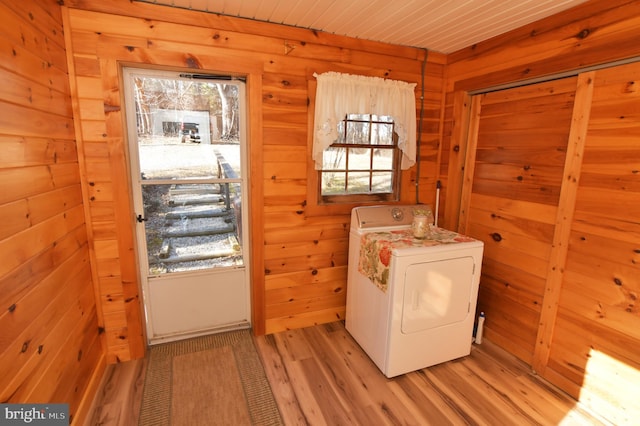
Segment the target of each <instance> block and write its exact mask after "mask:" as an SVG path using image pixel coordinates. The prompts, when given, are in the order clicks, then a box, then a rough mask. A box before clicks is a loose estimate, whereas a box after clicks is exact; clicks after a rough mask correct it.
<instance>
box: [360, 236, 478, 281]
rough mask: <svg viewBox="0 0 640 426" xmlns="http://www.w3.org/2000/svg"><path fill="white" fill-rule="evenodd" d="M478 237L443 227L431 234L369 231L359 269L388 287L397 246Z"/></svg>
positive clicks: (438, 243)
mask: <svg viewBox="0 0 640 426" xmlns="http://www.w3.org/2000/svg"><path fill="white" fill-rule="evenodd" d="M469 241H475V240H474V239H473V238H470V237H467V236H464V235H460V234H458V233H457V232H453V231H447V230H446V229H442V228H433V229H432V230H431V234H430V236H429V238H425V239H422V240H419V239H416V238H414V237H413V233H412V231H411V230H410V229H402V230H397V231H387V232H369V233H367V234H364V235H363V236H362V238H361V240H360V261H359V262H358V271H359V272H360V273H361V274H362V275H364V276H366V277H367V278H369V280H371V282H373V283H374V284H375V285H376V286H377V287H378V288H379V289H380V290H382V291H383V292H386V291H387V285H388V281H389V264H390V263H391V252H392V251H393V249H395V248H403V247H428V246H437V245H440V244H453V243H463V242H469Z"/></svg>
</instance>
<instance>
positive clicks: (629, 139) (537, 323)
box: [443, 0, 640, 424]
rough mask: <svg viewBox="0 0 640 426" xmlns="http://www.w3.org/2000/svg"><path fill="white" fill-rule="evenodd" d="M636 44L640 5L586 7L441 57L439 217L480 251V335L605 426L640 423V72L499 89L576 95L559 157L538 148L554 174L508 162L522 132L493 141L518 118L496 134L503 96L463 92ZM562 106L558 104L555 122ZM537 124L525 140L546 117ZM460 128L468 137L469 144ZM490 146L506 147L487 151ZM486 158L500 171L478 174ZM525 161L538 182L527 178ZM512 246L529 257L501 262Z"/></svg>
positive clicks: (623, 54)
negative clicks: (444, 171) (444, 158)
mask: <svg viewBox="0 0 640 426" xmlns="http://www.w3.org/2000/svg"><path fill="white" fill-rule="evenodd" d="M639 37H640V3H638V2H637V1H622V0H619V1H600V0H596V1H590V2H587V3H585V4H583V5H581V6H578V7H576V8H574V9H572V10H570V11H567V12H566V13H562V14H559V15H556V16H554V17H551V18H549V19H545V20H542V21H540V22H538V23H535V24H532V25H528V26H526V27H523V28H521V29H519V30H516V31H513V32H511V33H509V34H505V35H503V36H500V37H497V38H495V39H492V40H490V41H487V42H486V43H481V44H479V45H477V46H474V47H472V48H469V49H464V50H462V51H460V52H456V53H454V54H452V55H449V57H448V66H447V72H448V79H447V82H446V85H447V101H446V103H447V108H446V110H445V113H446V116H445V124H444V128H445V130H446V131H445V135H444V137H443V150H445V151H446V152H448V153H449V158H450V159H451V161H450V162H449V167H450V170H449V173H448V176H450V177H454V179H449V182H448V183H449V187H448V188H447V200H448V203H449V205H448V206H447V207H446V219H445V220H446V221H447V222H448V223H452V224H455V223H456V222H457V221H459V225H460V227H461V229H463V230H466V231H468V232H469V233H470V234H472V235H474V236H476V237H479V238H481V239H483V240H484V241H485V242H486V244H487V250H486V257H485V264H484V266H483V268H484V271H485V274H483V279H482V282H481V293H480V297H479V302H478V304H479V307H480V309H482V310H484V311H485V312H486V314H487V317H486V318H487V319H486V322H485V327H486V337H487V338H488V339H490V340H492V341H494V342H496V343H498V344H500V345H501V346H503V347H504V348H505V349H507V350H509V351H510V352H512V353H513V354H515V355H517V356H518V357H520V358H521V359H523V360H525V361H527V362H528V363H530V364H531V365H532V367H533V368H534V369H535V370H536V371H537V372H538V373H539V374H540V375H541V376H542V377H544V378H546V379H548V380H550V381H551V382H553V383H554V384H556V385H558V386H560V387H561V388H562V389H564V390H565V391H567V392H568V393H570V394H571V395H573V396H574V397H575V398H576V399H579V400H580V401H581V402H583V404H585V405H586V406H587V407H589V408H591V409H592V410H594V411H595V412H596V413H598V414H600V415H602V416H603V417H605V418H607V419H608V420H609V421H611V422H612V423H614V424H634V423H635V422H637V418H638V416H639V415H640V412H639V411H638V408H637V403H636V402H635V401H634V400H633V397H632V396H631V395H637V394H638V392H640V352H638V351H637V348H638V347H640V335H639V334H638V330H640V316H638V312H637V306H636V305H637V300H636V299H637V294H638V292H639V291H640V271H639V268H638V265H639V264H640V263H639V258H638V250H639V244H640V238H639V235H640V234H639V229H640V220H638V218H639V217H640V214H639V213H640V212H638V203H637V200H638V199H640V194H639V192H640V189H639V188H640V186H639V185H640V176H639V174H638V167H639V166H640V144H639V143H638V141H639V140H640V133H639V132H640V128H639V127H638V123H639V120H638V111H640V97H638V93H639V92H638V91H637V89H636V87H637V86H638V84H640V63H633V64H629V65H624V66H623V65H617V66H614V67H612V68H607V69H602V70H597V71H585V72H583V73H580V74H578V76H577V77H572V78H570V79H565V80H563V81H560V80H557V81H554V82H550V83H536V84H533V85H532V86H529V87H526V88H522V89H510V90H508V91H505V92H504V93H505V96H504V97H505V98H506V97H507V93H508V94H509V96H510V99H509V101H508V102H509V103H510V104H511V105H512V108H511V111H514V110H515V107H513V106H514V105H517V104H518V103H519V100H518V96H522V93H527V92H528V93H535V92H536V91H539V93H538V94H542V93H544V92H545V91H546V92H547V93H548V96H547V97H546V100H545V99H544V97H541V102H543V103H547V104H548V103H550V102H552V99H553V98H554V97H556V98H557V97H558V96H559V95H561V94H562V93H569V94H570V92H568V91H567V88H566V87H565V86H566V84H570V85H573V86H574V89H573V92H574V95H573V96H572V97H574V98H575V99H573V100H572V102H571V104H572V105H573V112H572V117H571V118H570V120H569V123H568V126H567V128H566V129H565V135H566V140H565V145H566V149H560V150H558V149H557V147H556V148H552V147H549V152H548V159H549V161H548V164H547V165H546V166H552V165H553V164H560V165H561V168H562V175H561V177H560V179H558V176H557V173H556V172H554V173H553V176H555V178H554V179H553V180H549V179H547V178H544V177H545V175H546V172H545V170H547V169H546V168H545V164H544V162H542V163H538V162H537V158H538V157H536V156H535V155H528V156H525V158H523V157H522V156H520V157H519V156H517V155H513V156H511V157H508V158H507V156H508V155H509V154H508V152H509V151H510V150H515V149H516V148H518V146H519V145H521V144H523V143H526V141H525V139H526V137H525V136H526V132H524V134H522V133H519V134H518V135H519V136H518V137H516V138H514V140H513V141H510V140H509V139H508V138H504V137H502V139H501V140H500V139H499V138H500V137H501V135H502V136H504V135H505V134H507V133H508V132H509V127H510V126H513V125H514V121H515V120H521V119H524V118H525V117H526V115H527V114H524V113H523V114H521V115H519V116H518V117H512V118H511V120H510V121H509V122H508V123H507V122H505V123H504V124H502V125H501V124H499V123H496V120H495V119H492V117H491V111H492V108H494V105H495V104H494V105H492V104H491V102H492V101H491V99H499V98H500V93H499V92H496V93H495V94H493V93H492V94H488V95H482V96H479V95H476V96H470V93H469V92H470V91H478V90H482V89H486V88H491V87H495V86H499V85H504V84H508V83H513V82H522V81H525V80H527V79H531V78H537V77H544V76H551V75H556V74H558V73H563V72H566V71H570V70H577V69H579V68H583V67H587V66H590V65H598V64H605V63H610V62H612V61H617V60H621V59H626V58H634V57H638V56H640V46H639V45H637V43H636V42H635V40H638V38H639ZM576 78H577V80H576ZM549 86H550V87H552V88H553V89H552V91H551V92H549V90H548V87H549ZM561 87H565V89H562V88H561ZM485 101H486V102H488V104H487V107H488V111H485V116H484V117H483V112H482V104H483V103H485ZM479 105H480V106H479ZM534 108H535V106H534V105H532V106H531V107H530V108H529V109H528V111H529V112H530V111H533V110H534ZM562 110H563V109H562V108H555V111H558V115H557V117H553V121H556V119H557V118H559V117H560V116H561V115H562V114H561V113H560V112H561V111H562ZM565 121H566V120H565ZM537 123H538V124H537V125H536V127H532V128H531V132H530V134H531V135H535V134H537V135H540V134H541V132H544V128H545V127H548V126H549V124H550V123H552V121H551V120H550V119H549V118H547V119H544V120H542V121H537ZM467 125H468V126H469V127H470V128H471V129H475V130H472V131H469V135H468V137H467V134H466V130H467ZM483 125H485V126H486V127H485V128H484V129H483ZM539 142H540V144H541V145H544V144H549V143H550V142H551V139H549V137H547V136H546V135H543V136H542V137H539ZM491 144H494V145H501V146H508V149H505V152H504V153H499V152H491V151H490V150H489V151H488V150H487V149H486V148H487V147H488V146H489V145H491ZM460 153H464V158H462V156H461V155H460ZM559 156H563V157H564V164H562V163H558V162H557V161H556V160H557V158H558V157H559ZM486 162H489V163H493V165H491V167H490V169H491V171H493V172H495V171H496V170H498V169H501V171H499V172H498V173H494V174H491V173H489V174H488V172H490V170H489V169H488V168H487V164H485V163H486ZM530 163H531V164H533V165H534V169H536V167H537V169H538V172H539V173H535V172H534V173H527V172H526V166H527V165H528V164H530ZM462 169H464V171H465V173H464V176H458V174H457V173H455V170H462ZM523 171H524V172H523ZM518 176H520V177H521V179H519V180H518V179H517V177H518ZM549 177H550V176H549ZM543 178H544V179H543ZM559 182H560V183H561V186H560V187H559V186H558V183H559ZM496 184H497V185H496ZM532 190H533V191H532ZM547 191H548V192H547ZM535 192H537V194H538V195H536V197H537V198H538V201H536V200H532V199H531V196H532V195H534V193H535ZM552 192H555V195H554V194H552ZM458 194H459V195H458ZM487 194H490V196H489V195H487ZM525 199H526V200H525ZM544 200H547V201H544ZM553 200H555V201H553ZM523 201H524V202H523ZM532 201H534V202H533V203H532ZM540 201H542V204H541V203H540ZM543 205H544V206H543ZM525 207H526V208H525ZM544 218H546V219H544ZM531 220H533V221H534V222H531ZM535 223H538V225H540V226H538V225H536V226H534V224H535ZM545 223H546V224H547V225H545V226H546V227H547V228H549V229H548V231H551V233H548V235H547V237H546V238H545V239H546V241H545V242H544V243H543V245H541V246H540V245H539V242H540V241H542V240H541V239H536V240H531V238H530V237H529V236H527V234H529V235H531V234H532V233H538V234H540V231H541V230H543V228H544V227H542V226H541V225H543V224H545ZM500 224H502V227H501V225H500ZM505 230H506V231H509V232H508V233H507V232H505ZM496 235H499V236H500V237H502V238H495V236H496ZM525 237H526V238H525ZM510 244H515V245H516V247H515V248H514V250H522V248H518V247H523V246H522V244H524V245H525V247H526V248H524V251H526V253H523V254H522V255H521V256H512V255H511V251H512V250H511V248H510V247H509V245H510ZM506 252H509V254H506ZM536 265H537V266H536ZM512 284H516V285H515V286H513V285H512Z"/></svg>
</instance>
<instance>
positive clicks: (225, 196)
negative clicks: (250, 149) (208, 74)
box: [131, 75, 243, 275]
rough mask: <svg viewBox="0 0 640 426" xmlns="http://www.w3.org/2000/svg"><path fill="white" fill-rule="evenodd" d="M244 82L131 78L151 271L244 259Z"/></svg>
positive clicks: (234, 264) (233, 263) (213, 265)
mask: <svg viewBox="0 0 640 426" xmlns="http://www.w3.org/2000/svg"><path fill="white" fill-rule="evenodd" d="M239 84H241V83H236V82H232V81H229V82H227V81H219V80H208V79H204V80H194V79H181V78H164V77H161V76H153V75H132V76H131V87H132V90H133V92H134V93H133V94H134V96H133V98H134V99H135V112H136V113H135V123H136V130H137V132H136V137H137V143H136V144H135V146H136V147H137V156H138V160H139V165H140V181H139V182H140V187H141V193H142V204H143V210H144V213H143V214H142V215H141V216H139V218H138V220H140V221H143V222H144V228H145V235H146V249H147V259H148V266H149V271H148V272H149V274H150V275H160V274H164V273H169V272H184V271H191V270H202V269H208V268H219V267H238V266H242V265H243V258H242V250H241V247H242V233H241V215H240V209H241V205H242V193H241V188H242V180H241V178H242V170H241V152H240V125H241V123H240V117H241V114H240V101H241V99H240V93H241V92H242V90H241V89H240V86H239Z"/></svg>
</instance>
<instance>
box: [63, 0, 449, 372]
mask: <svg viewBox="0 0 640 426" xmlns="http://www.w3.org/2000/svg"><path fill="white" fill-rule="evenodd" d="M65 5H66V6H67V7H66V8H65V10H66V11H68V20H69V22H68V28H65V30H66V31H67V33H68V37H69V45H70V51H72V55H73V66H74V70H75V72H74V79H75V80H74V85H73V86H74V87H77V91H78V102H79V110H78V116H79V117H80V128H81V135H80V138H81V143H82V145H83V147H84V162H85V167H86V170H87V172H86V173H87V176H86V181H85V184H87V185H88V186H89V192H90V197H89V199H87V200H86V202H87V204H88V206H89V209H90V212H91V215H90V221H89V224H88V226H89V228H90V229H91V230H93V232H94V234H95V244H96V246H95V253H96V262H97V264H98V273H99V278H98V279H99V282H98V286H99V293H100V309H101V310H102V311H104V318H105V324H104V326H105V329H106V336H107V350H108V353H109V360H110V361H115V360H126V359H131V358H135V357H138V356H140V352H139V347H140V345H142V344H144V342H143V339H142V334H141V333H140V329H139V324H137V325H136V324H135V322H138V323H139V322H140V318H141V315H140V312H139V311H138V310H139V306H138V305H137V304H136V303H123V302H122V300H123V299H127V300H131V298H132V297H133V298H135V297H138V294H139V293H138V292H137V285H138V283H137V278H136V276H135V274H136V272H135V270H134V269H135V258H134V255H133V246H132V244H133V238H132V235H133V234H132V232H133V231H132V229H133V226H134V224H133V223H132V222H131V220H132V218H133V214H132V212H131V210H130V206H129V205H128V201H126V200H123V199H122V198H123V197H125V196H126V194H128V192H129V191H128V183H127V177H126V171H125V169H126V164H125V162H126V155H125V152H124V142H123V138H122V135H123V134H124V132H123V130H122V125H121V123H122V117H121V111H120V110H119V107H120V102H121V101H120V97H121V93H120V88H119V86H118V80H117V77H118V75H117V73H118V66H119V64H120V63H126V64H129V65H136V66H155V67H165V68H170V69H184V68H203V69H209V70H214V71H223V72H234V73H238V74H245V75H247V76H248V86H249V88H248V92H249V96H250V100H249V110H250V121H251V123H250V125H251V126H253V127H252V129H251V132H250V133H251V138H250V139H251V140H250V142H249V144H250V153H249V155H250V163H251V169H250V173H251V193H250V203H251V210H252V217H251V231H250V232H251V239H252V245H253V251H252V253H251V257H252V265H251V266H252V273H253V277H252V287H253V292H252V294H253V300H252V302H253V327H254V330H255V332H256V333H258V334H261V333H273V332H277V331H281V330H285V329H289V328H298V327H304V326H309V325H313V324H318V323H324V322H329V321H334V320H336V319H340V318H343V317H344V311H345V293H346V275H347V273H346V271H347V253H348V232H349V220H350V216H349V215H350V209H351V207H352V206H340V207H337V208H324V207H320V206H317V203H316V201H315V198H314V195H315V192H314V190H315V189H314V188H315V183H314V182H315V180H314V178H315V176H314V173H315V172H314V171H313V169H312V165H311V163H310V155H309V152H310V151H309V144H310V141H311V136H310V132H309V129H310V127H311V121H310V120H311V118H312V117H313V115H312V109H311V107H310V106H311V104H310V99H311V98H312V97H313V90H314V87H315V86H314V85H315V79H314V78H313V73H316V72H317V73H321V72H325V71H330V70H331V71H340V72H348V73H355V74H363V75H371V76H378V77H385V78H391V79H399V80H403V81H408V82H412V83H417V84H418V87H417V89H416V98H417V106H418V108H419V107H420V105H421V103H420V99H419V98H420V96H421V91H422V87H421V81H422V68H423V67H422V65H423V61H424V60H425V52H424V51H423V50H421V49H415V48H408V47H401V46H392V45H388V44H381V43H373V42H367V41H364V40H356V39H351V38H347V37H339V36H334V35H330V34H323V33H316V32H313V31H309V30H302V29H296V28H292V27H285V26H278V25H272V24H265V23H259V22H253V21H250V20H242V19H234V18H229V17H223V16H218V15H214V14H207V13H202V12H194V11H188V10H182V9H177V8H171V7H166V6H157V5H150V4H146V3H136V2H129V1H127V0H118V1H109V2H104V1H100V0H71V1H66V2H65ZM444 62H445V57H444V55H441V54H436V53H433V54H431V53H430V54H429V55H428V59H427V64H426V67H425V102H424V106H425V113H424V117H425V119H424V122H423V123H422V127H421V133H422V138H421V148H420V185H419V194H420V195H419V199H420V201H421V202H425V203H428V202H430V203H433V202H434V197H435V182H436V180H437V179H438V176H437V175H436V173H437V171H438V168H437V160H438V158H439V148H440V133H441V128H440V117H441V111H442V103H443V102H442V100H443V92H442V87H443V81H444V80H443V73H444ZM104 105H109V112H107V113H105V108H104ZM416 117H418V111H416ZM416 176H417V174H416V167H414V168H412V169H410V170H408V171H406V172H405V173H403V176H402V195H401V198H402V199H401V202H403V203H414V202H415V200H416V193H415V192H416V191H415V188H416V185H415V181H416ZM125 276H126V279H125ZM114 293H116V294H121V295H122V297H120V298H116V299H114V298H113V297H108V296H110V295H112V294H114ZM125 294H128V296H125ZM136 327H138V328H136Z"/></svg>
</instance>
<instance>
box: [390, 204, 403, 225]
mask: <svg viewBox="0 0 640 426" xmlns="http://www.w3.org/2000/svg"><path fill="white" fill-rule="evenodd" d="M391 217H393V220H395V221H396V222H400V221H401V220H402V219H403V218H404V211H402V209H399V208H397V207H394V208H393V209H391Z"/></svg>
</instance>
